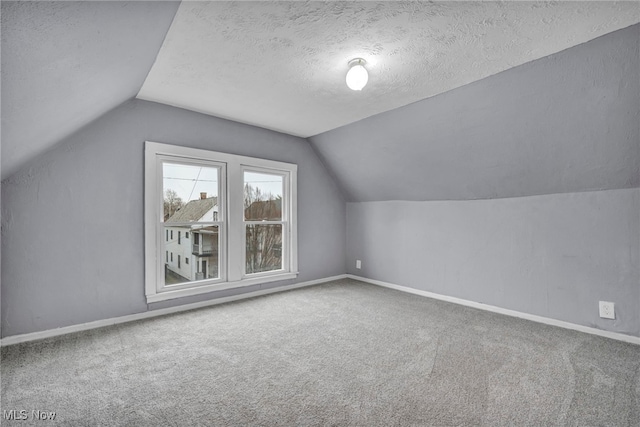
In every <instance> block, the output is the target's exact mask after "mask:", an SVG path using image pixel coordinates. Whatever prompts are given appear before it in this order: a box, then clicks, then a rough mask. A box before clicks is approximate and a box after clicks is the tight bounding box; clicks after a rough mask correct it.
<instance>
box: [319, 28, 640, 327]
mask: <svg viewBox="0 0 640 427" xmlns="http://www.w3.org/2000/svg"><path fill="white" fill-rule="evenodd" d="M639 42H640V25H635V26H633V27H629V28H627V29H624V30H621V31H617V32H615V33H611V34H608V35H606V36H603V37H601V38H599V39H596V40H593V41H591V42H589V43H586V44H583V45H580V46H577V47H574V48H571V49H568V50H566V51H563V52H560V53H558V54H556V55H552V56H550V57H547V58H543V59H541V60H538V61H535V62H532V63H529V64H525V65H523V66H520V67H517V68H514V69H511V70H508V71H505V72H503V73H500V74H498V75H495V76H492V77H489V78H487V79H484V80H481V81H478V82H475V83H473V84H470V85H467V86H464V87H461V88H458V89H455V90H453V91H451V92H447V93H444V94H442V95H439V96H436V97H434V98H430V99H427V100H424V101H421V102H418V103H415V104H413V105H410V106H407V107H404V108H401V109H398V110H394V111H391V112H389V113H384V114H380V115H378V116H375V117H371V118H369V119H366V120H363V121H361V122H358V123H355V124H353V125H349V126H346V127H343V128H340V129H337V130H335V131H331V132H328V133H326V134H322V135H319V136H317V137H313V138H312V143H313V145H314V148H315V149H316V150H317V151H318V152H319V153H320V155H321V157H322V158H323V159H324V160H325V161H326V162H327V164H328V165H329V166H330V168H331V169H332V173H334V174H335V175H336V177H337V178H338V180H339V181H340V182H341V184H342V185H344V189H345V193H347V194H348V197H349V199H350V200H351V201H354V203H348V207H347V213H348V220H347V254H348V258H347V268H348V272H349V273H352V274H357V275H360V276H364V277H367V278H371V279H378V280H382V281H387V282H391V283H395V284H399V285H403V286H408V287H412V288H416V289H422V290H426V291H431V292H435V293H439V294H443V295H449V296H454V297H458V298H462V299H466V300H470V301H477V302H483V303H487V304H491V305H496V306H499V307H503V308H508V309H512V310H517V311H521V312H524V313H531V314H536V315H540V316H545V317H550V318H553V319H559V320H564V321H568V322H572V323H576V324H581V325H587V326H592V327H596V328H602V329H606V330H610V331H617V332H622V333H625V334H630V335H634V336H640V320H639V316H640V314H639V313H640V276H639V273H638V268H639V267H638V266H639V265H640V256H639V254H638V252H639V249H638V247H639V246H640V206H639V202H638V198H639V194H638V191H639V190H638V189H637V187H638V185H639V184H640V182H639V180H640V172H639V165H640V78H639V76H640V65H639V59H638V52H639ZM589 190H601V191H589ZM554 193H555V194H554ZM545 194H547V195H545ZM536 195H538V196H536ZM514 196H523V197H514ZM439 199H441V200H439ZM465 199H466V200H465ZM468 199H486V200H468ZM392 200H398V201H395V202H393V201H392ZM401 200H405V201H401ZM356 259H361V260H362V262H363V269H362V270H356V269H355V260H356ZM599 300H606V301H613V302H615V303H616V311H617V316H618V318H617V319H616V320H615V321H610V320H604V319H600V318H599V316H598V301H599Z"/></svg>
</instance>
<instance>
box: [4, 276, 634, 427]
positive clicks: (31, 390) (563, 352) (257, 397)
mask: <svg viewBox="0 0 640 427" xmlns="http://www.w3.org/2000/svg"><path fill="white" fill-rule="evenodd" d="M1 374H2V378H1V381H2V409H3V410H5V411H7V410H11V409H16V410H25V411H27V412H26V413H27V417H28V419H27V420H25V421H7V420H6V419H4V420H3V422H2V425H54V424H58V425H71V426H73V425H82V426H85V425H86V426H89V425H90V426H95V425H104V426H117V425H120V426H146V425H149V426H194V425H214V426H275V425H278V426H565V425H567V426H640V346H634V345H631V344H625V343H622V342H618V341H613V340H609V339H605V338H600V337H595V336H591V335H586V334H582V333H579V332H574V331H568V330H564V329H560V328H555V327H551V326H545V325H540V324H536V323H532V322H529V321H525V320H520V319H515V318H511V317H505V316H501V315H497V314H493V313H487V312H483V311H479V310H475V309H471V308H467V307H462V306H457V305H453V304H449V303H445V302H441V301H436V300H431V299H428V298H423V297H417V296H413V295H409V294H404V293H400V292H397V291H393V290H389V289H385V288H380V287H376V286H372V285H368V284H364V283H361V282H357V281H353V280H341V281H336V282H331V283H327V284H323V285H318V286H313V287H309V288H303V289H298V290H294V291H289V292H283V293H279V294H272V295H268V296H264V297H259V298H254V299H250V300H244V301H239V302H235V303H229V304H225V305H219V306H215V307H210V308H205V309H200V310H195V311H191V312H187V313H180V314H175V315H170V316H166V317H161V318H156V319H151V320H145V321H139V322H135V323H129V324H123V325H118V326H113V327H108V328H102V329H99V330H92V331H88V332H83V333H78V334H73V335H67V336H64V337H58V338H53V339H48V340H44V341H40V342H34V343H27V344H19V345H14V346H9V347H5V348H3V349H2V364H1ZM32 410H40V411H55V412H56V418H55V420H54V421H37V420H35V419H33V416H32V412H31V411H32ZM17 414H18V415H19V414H20V413H19V412H18V413H17ZM4 416H5V417H4V418H6V417H7V413H6V412H5V413H4Z"/></svg>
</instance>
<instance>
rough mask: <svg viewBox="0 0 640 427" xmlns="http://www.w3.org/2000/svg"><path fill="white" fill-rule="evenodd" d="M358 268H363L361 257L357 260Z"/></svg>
mask: <svg viewBox="0 0 640 427" xmlns="http://www.w3.org/2000/svg"><path fill="white" fill-rule="evenodd" d="M356 268H357V269H358V270H360V269H361V268H362V261H360V260H359V259H357V260H356Z"/></svg>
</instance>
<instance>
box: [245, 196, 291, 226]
mask: <svg viewBox="0 0 640 427" xmlns="http://www.w3.org/2000/svg"><path fill="white" fill-rule="evenodd" d="M244 218H245V219H246V220H252V221H268V220H274V221H278V220H280V219H282V199H275V200H264V201H257V202H253V203H251V205H249V207H247V208H246V209H245V210H244Z"/></svg>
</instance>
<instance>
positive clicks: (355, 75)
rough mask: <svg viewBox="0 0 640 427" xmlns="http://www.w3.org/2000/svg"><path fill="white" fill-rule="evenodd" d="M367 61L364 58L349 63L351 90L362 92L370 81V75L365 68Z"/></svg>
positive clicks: (348, 80)
mask: <svg viewBox="0 0 640 427" xmlns="http://www.w3.org/2000/svg"><path fill="white" fill-rule="evenodd" d="M364 64H366V61H365V60H364V59H362V58H356V59H352V60H351V61H349V67H351V68H349V71H348V72H347V86H349V89H351V90H362V88H363V87H365V86H366V84H367V82H368V81H369V73H367V69H366V68H364Z"/></svg>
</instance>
